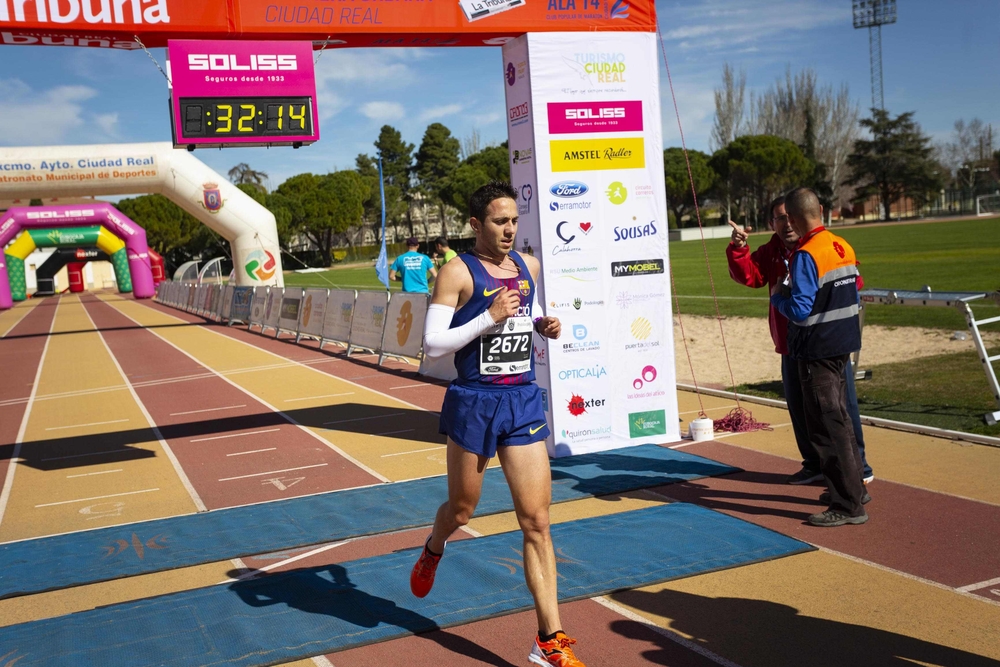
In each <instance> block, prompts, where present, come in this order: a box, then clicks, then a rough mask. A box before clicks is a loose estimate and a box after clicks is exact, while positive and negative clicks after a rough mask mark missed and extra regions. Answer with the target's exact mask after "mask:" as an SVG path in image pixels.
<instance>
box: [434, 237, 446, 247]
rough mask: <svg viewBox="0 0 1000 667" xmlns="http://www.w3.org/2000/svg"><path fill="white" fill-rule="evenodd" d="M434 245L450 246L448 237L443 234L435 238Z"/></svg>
mask: <svg viewBox="0 0 1000 667" xmlns="http://www.w3.org/2000/svg"><path fill="white" fill-rule="evenodd" d="M434 245H439V246H441V247H443V248H447V247H448V239H446V238H445V237H443V236H439V237H437V238H436V239H434Z"/></svg>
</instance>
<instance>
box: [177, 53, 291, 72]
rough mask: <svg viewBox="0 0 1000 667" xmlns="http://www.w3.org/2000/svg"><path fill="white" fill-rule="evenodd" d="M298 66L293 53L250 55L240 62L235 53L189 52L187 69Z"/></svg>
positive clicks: (264, 68)
mask: <svg viewBox="0 0 1000 667" xmlns="http://www.w3.org/2000/svg"><path fill="white" fill-rule="evenodd" d="M298 68H299V64H298V61H297V60H296V58H295V55H294V54H287V55H276V54H273V53H267V54H261V55H251V56H250V57H249V58H247V59H246V60H244V61H243V62H240V58H239V56H237V55H236V54H235V53H189V54H188V69H189V70H191V71H204V70H212V71H222V72H229V71H243V70H257V71H263V72H266V71H275V70H282V71H289V70H296V69H298Z"/></svg>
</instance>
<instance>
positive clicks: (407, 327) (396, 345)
mask: <svg viewBox="0 0 1000 667" xmlns="http://www.w3.org/2000/svg"><path fill="white" fill-rule="evenodd" d="M430 298H431V297H430V295H429V294H417V293H407V292H396V293H395V294H392V295H391V296H390V297H389V309H388V311H387V312H386V316H385V325H384V326H383V327H382V343H381V346H380V347H381V353H380V354H379V358H378V363H379V365H380V366H381V365H382V362H383V361H385V359H386V357H393V358H394V359H399V360H400V361H405V362H406V363H410V358H412V359H418V360H419V359H420V356H421V350H422V349H423V346H424V345H423V337H424V320H425V319H426V318H427V306H428V305H429V304H430Z"/></svg>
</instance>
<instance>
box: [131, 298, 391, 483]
mask: <svg viewBox="0 0 1000 667" xmlns="http://www.w3.org/2000/svg"><path fill="white" fill-rule="evenodd" d="M139 305H141V306H143V307H144V308H148V309H149V310H152V311H153V312H154V313H156V314H157V315H161V316H162V315H163V314H164V313H162V312H160V311H159V310H156V309H155V308H153V307H151V306H147V305H146V304H139ZM112 307H113V306H112ZM115 310H117V311H118V312H119V313H121V315H122V317H125V318H126V319H129V320H132V321H133V322H135V323H136V324H138V325H139V326H142V324H141V323H140V322H139V321H138V320H135V319H133V318H131V317H129V316H128V315H126V314H125V313H123V312H122V311H120V310H118V309H117V308H115ZM169 317H173V316H172V315H171V316H169ZM173 319H175V320H178V321H180V322H183V320H180V319H179V318H176V317H174V318H173ZM144 328H145V327H144ZM203 330H204V331H209V332H211V333H214V334H216V335H217V336H221V337H223V338H225V339H226V340H230V341H232V340H236V339H235V338H230V337H229V336H227V335H225V334H221V333H218V332H216V331H212V329H209V328H205V329H203ZM146 331H149V333H151V334H153V335H154V336H156V337H157V338H159V339H160V340H162V341H163V342H164V343H166V344H167V345H169V346H170V347H172V348H174V349H175V350H177V351H178V352H180V353H181V354H183V355H184V356H185V357H187V358H188V359H190V360H191V361H193V362H195V363H196V364H198V365H199V366H202V367H203V368H205V369H206V370H208V371H210V372H212V373H214V374H215V375H216V376H217V377H219V378H220V379H222V380H224V381H226V382H228V383H229V384H230V385H232V386H233V387H235V388H236V389H238V390H240V391H242V392H243V393H244V394H246V395H247V396H249V397H250V398H252V399H254V400H255V401H257V402H258V403H260V404H261V405H263V406H264V407H266V408H267V409H268V410H271V411H272V412H275V413H277V414H279V415H281V417H282V418H283V419H285V420H286V421H287V422H288V423H289V424H292V425H294V426H297V427H298V428H299V429H300V430H301V431H302V432H303V433H306V434H307V435H309V436H310V437H313V438H315V439H316V440H318V441H320V442H321V443H323V444H324V445H325V446H327V447H329V448H330V449H332V450H333V451H335V452H336V453H337V454H339V455H340V456H342V457H344V458H345V459H347V460H348V461H350V462H351V463H353V464H354V465H356V466H358V467H359V468H361V469H362V470H364V471H365V472H367V473H368V474H369V475H371V476H372V477H374V478H375V479H377V480H379V481H380V482H388V481H390V480H389V478H388V477H386V476H385V475H383V474H381V473H379V472H378V471H376V470H373V469H372V468H369V467H368V466H366V465H365V464H364V463H362V462H361V461H359V460H357V459H356V458H354V457H353V456H351V455H350V454H348V453H347V452H345V451H344V450H343V449H341V448H340V447H338V446H337V445H335V444H333V443H332V442H330V441H329V440H327V439H326V438H324V437H323V436H321V435H320V434H319V433H316V432H315V431H313V430H312V429H311V428H309V427H308V426H305V425H303V424H301V423H299V422H297V421H296V420H295V419H294V418H292V417H291V416H289V415H287V414H286V413H284V412H282V411H281V410H279V409H278V408H276V407H275V406H273V405H271V404H270V403H268V402H267V401H265V400H264V399H262V398H260V397H259V396H256V395H254V394H253V393H251V392H250V391H249V390H248V389H245V388H243V387H241V386H240V385H238V384H236V383H235V382H233V381H232V380H230V379H229V378H227V377H226V376H224V375H222V374H221V373H219V372H218V371H216V370H214V369H212V368H209V367H208V366H205V365H204V364H202V363H201V362H200V361H198V359H196V358H195V357H194V356H193V355H191V354H189V353H188V352H187V351H186V350H183V349H181V348H180V347H178V346H177V345H174V344H173V343H172V342H170V341H169V340H167V339H166V338H164V337H163V336H161V335H160V334H159V333H158V332H156V331H154V330H152V329H149V328H146ZM236 342H240V341H238V340H237V341H236ZM247 346H248V347H250V348H252V349H254V350H258V351H260V352H264V353H265V354H271V353H270V352H267V351H266V350H261V349H260V348H259V347H256V346H253V345H249V344H247ZM272 356H275V355H272ZM293 365H301V366H302V367H303V368H309V367H308V366H306V365H304V364H293ZM313 370H315V371H316V372H317V373H321V374H322V375H324V376H325V377H335V376H331V375H328V374H326V373H323V371H321V370H317V369H313ZM358 386H361V385H358ZM362 388H365V387H362Z"/></svg>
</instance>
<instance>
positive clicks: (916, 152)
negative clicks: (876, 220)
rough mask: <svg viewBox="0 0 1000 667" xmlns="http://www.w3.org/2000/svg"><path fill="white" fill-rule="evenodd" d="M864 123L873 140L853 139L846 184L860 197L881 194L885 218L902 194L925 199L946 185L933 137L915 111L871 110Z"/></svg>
mask: <svg viewBox="0 0 1000 667" xmlns="http://www.w3.org/2000/svg"><path fill="white" fill-rule="evenodd" d="M861 126H862V127H864V128H866V129H867V130H868V131H869V132H870V133H871V139H858V140H857V141H855V142H854V152H853V153H851V155H850V156H849V157H848V158H847V164H848V165H849V166H850V167H851V171H852V175H851V178H849V179H848V180H847V183H848V184H849V185H853V186H854V187H855V188H856V191H857V199H858V200H864V199H867V198H869V197H871V196H872V195H878V198H879V203H880V204H881V206H882V208H883V219H884V220H891V217H890V208H891V206H892V204H894V203H895V202H897V201H899V200H900V199H901V198H902V197H904V196H907V195H908V196H910V197H911V198H912V199H914V200H915V201H916V202H924V201H927V199H928V198H929V197H931V196H933V195H932V193H934V192H936V191H938V190H940V189H941V187H943V184H944V183H943V179H942V175H941V171H940V166H939V165H938V164H937V163H936V161H935V160H934V159H933V158H932V157H931V154H932V152H933V149H932V148H931V145H930V138H929V137H927V136H926V135H925V134H924V133H923V132H922V131H921V130H920V126H919V125H918V124H917V123H916V121H914V120H913V112H912V111H908V112H906V113H902V114H900V115H898V116H896V117H895V118H893V117H891V116H890V115H889V113H888V112H887V111H885V110H883V109H872V117H871V118H864V119H862V120H861Z"/></svg>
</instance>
